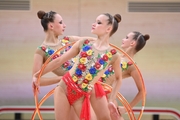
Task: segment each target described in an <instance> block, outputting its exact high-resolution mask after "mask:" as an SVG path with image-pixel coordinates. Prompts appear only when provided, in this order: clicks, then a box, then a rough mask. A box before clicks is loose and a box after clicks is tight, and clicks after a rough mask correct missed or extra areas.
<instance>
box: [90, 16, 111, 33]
mask: <svg viewBox="0 0 180 120" xmlns="http://www.w3.org/2000/svg"><path fill="white" fill-rule="evenodd" d="M110 28H112V25H108V17H107V16H105V15H103V14H101V15H99V16H98V17H97V18H96V21H95V22H94V23H93V24H92V30H91V32H92V33H93V34H96V35H98V36H102V35H104V34H109V33H110V30H109V29H110Z"/></svg>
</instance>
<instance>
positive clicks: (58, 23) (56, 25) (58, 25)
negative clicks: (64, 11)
mask: <svg viewBox="0 0 180 120" xmlns="http://www.w3.org/2000/svg"><path fill="white" fill-rule="evenodd" d="M49 28H50V29H51V30H52V31H53V32H54V35H55V36H59V35H62V34H63V33H64V31H65V28H66V25H65V24H64V23H63V19H62V17H61V16H60V15H59V14H55V16H54V22H52V23H50V24H49Z"/></svg>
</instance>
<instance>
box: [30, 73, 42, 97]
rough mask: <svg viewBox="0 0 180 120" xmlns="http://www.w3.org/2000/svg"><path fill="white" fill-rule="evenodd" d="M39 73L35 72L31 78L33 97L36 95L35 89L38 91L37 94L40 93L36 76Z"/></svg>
mask: <svg viewBox="0 0 180 120" xmlns="http://www.w3.org/2000/svg"><path fill="white" fill-rule="evenodd" d="M39 72H40V71H38V72H36V73H35V74H34V75H33V78H32V89H33V93H34V95H35V94H36V89H37V91H38V93H40V91H39V86H40V85H39V81H38V75H39Z"/></svg>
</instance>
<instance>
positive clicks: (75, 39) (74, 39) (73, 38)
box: [67, 36, 97, 42]
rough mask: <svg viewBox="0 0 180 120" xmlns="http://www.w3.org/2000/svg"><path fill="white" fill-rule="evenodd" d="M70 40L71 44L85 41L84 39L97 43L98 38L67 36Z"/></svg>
mask: <svg viewBox="0 0 180 120" xmlns="http://www.w3.org/2000/svg"><path fill="white" fill-rule="evenodd" d="M67 37H68V38H69V41H70V42H76V41H78V40H83V39H88V40H90V41H95V40H96V39H97V38H95V37H88V36H83V37H80V36H67Z"/></svg>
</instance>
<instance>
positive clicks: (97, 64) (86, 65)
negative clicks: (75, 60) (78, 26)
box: [72, 40, 116, 91]
mask: <svg viewBox="0 0 180 120" xmlns="http://www.w3.org/2000/svg"><path fill="white" fill-rule="evenodd" d="M115 53H116V50H115V49H111V50H106V51H105V52H104V53H103V54H100V53H98V54H97V55H95V54H94V51H93V50H92V44H91V43H90V42H89V40H85V41H84V43H83V46H82V50H81V52H80V54H79V64H78V65H77V68H76V70H75V73H74V74H73V75H72V79H73V81H74V82H75V83H77V84H78V85H79V87H80V88H81V89H82V90H83V91H88V90H91V89H92V86H91V84H90V83H91V81H92V80H93V78H94V77H95V76H97V74H98V72H99V71H101V70H102V69H105V68H106V66H107V65H108V61H109V60H111V59H112V56H113V55H114V54H115Z"/></svg>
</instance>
